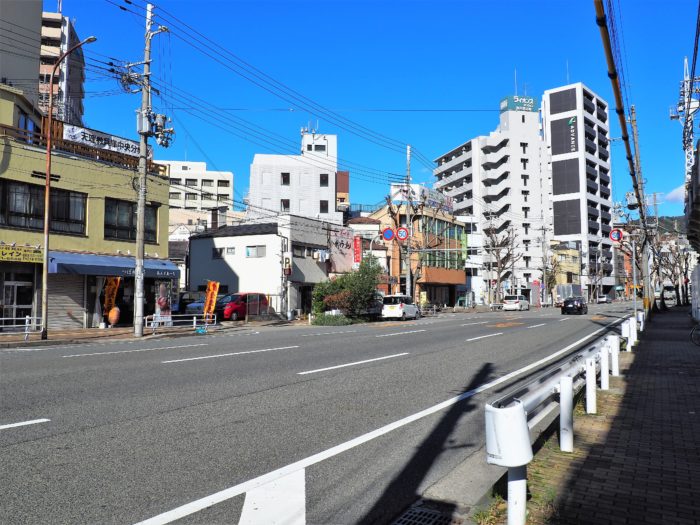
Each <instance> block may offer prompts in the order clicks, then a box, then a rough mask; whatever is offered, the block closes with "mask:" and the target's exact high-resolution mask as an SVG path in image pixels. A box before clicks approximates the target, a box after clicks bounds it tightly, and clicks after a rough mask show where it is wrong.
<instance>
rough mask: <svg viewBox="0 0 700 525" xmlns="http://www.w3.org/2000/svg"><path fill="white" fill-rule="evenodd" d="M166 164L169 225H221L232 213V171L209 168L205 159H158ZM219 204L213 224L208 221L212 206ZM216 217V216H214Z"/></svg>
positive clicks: (229, 221)
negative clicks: (197, 160)
mask: <svg viewBox="0 0 700 525" xmlns="http://www.w3.org/2000/svg"><path fill="white" fill-rule="evenodd" d="M157 162H158V164H165V165H167V166H168V172H169V177H170V198H169V200H168V202H169V205H170V219H169V221H168V222H169V225H170V227H171V229H175V228H177V227H178V226H181V225H185V226H194V227H197V226H199V227H200V228H202V229H203V228H207V227H212V226H225V225H226V224H230V223H231V222H232V217H233V215H234V214H233V212H232V210H233V173H232V172H230V171H209V170H207V164H206V162H189V161H181V160H159V161H157ZM217 208H219V209H220V212H219V213H218V214H217V216H218V220H217V221H216V222H217V224H216V225H213V224H212V222H213V221H212V210H215V209H217ZM214 217H215V218H216V216H214Z"/></svg>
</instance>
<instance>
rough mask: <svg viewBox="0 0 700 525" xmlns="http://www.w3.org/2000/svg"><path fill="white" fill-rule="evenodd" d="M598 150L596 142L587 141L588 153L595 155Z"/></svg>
mask: <svg viewBox="0 0 700 525" xmlns="http://www.w3.org/2000/svg"><path fill="white" fill-rule="evenodd" d="M597 149H598V146H596V143H595V142H593V141H592V140H590V139H586V151H587V152H588V153H591V154H594V153H595V152H596V150H597Z"/></svg>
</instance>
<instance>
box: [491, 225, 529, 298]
mask: <svg viewBox="0 0 700 525" xmlns="http://www.w3.org/2000/svg"><path fill="white" fill-rule="evenodd" d="M484 233H485V234H486V238H485V241H486V243H485V246H484V250H485V251H486V252H487V253H488V255H489V259H490V261H491V262H490V263H489V264H490V265H491V270H492V271H493V270H494V268H493V266H494V265H495V267H496V268H495V272H496V302H497V303H500V302H501V282H502V281H503V279H504V278H505V277H508V276H509V275H510V276H514V273H513V268H514V267H515V263H516V262H518V261H519V260H520V259H522V257H523V254H522V253H519V254H518V253H516V245H515V241H516V238H517V236H516V235H515V231H514V230H513V228H508V229H506V230H505V231H503V232H502V233H498V231H497V230H495V229H494V228H488V229H487V230H484ZM489 277H490V276H489Z"/></svg>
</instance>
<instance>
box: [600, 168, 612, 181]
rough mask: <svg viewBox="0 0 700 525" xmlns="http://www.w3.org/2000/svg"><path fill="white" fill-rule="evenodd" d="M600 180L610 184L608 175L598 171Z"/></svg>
mask: <svg viewBox="0 0 700 525" xmlns="http://www.w3.org/2000/svg"><path fill="white" fill-rule="evenodd" d="M600 182H602V183H604V184H610V175H608V174H606V173H603V172H602V171H601V172H600Z"/></svg>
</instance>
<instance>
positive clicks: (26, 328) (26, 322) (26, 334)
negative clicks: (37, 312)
mask: <svg viewBox="0 0 700 525" xmlns="http://www.w3.org/2000/svg"><path fill="white" fill-rule="evenodd" d="M31 322H32V318H31V317H30V316H26V317H25V318H24V341H25V342H26V341H27V340H28V339H29V326H30V324H31Z"/></svg>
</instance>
